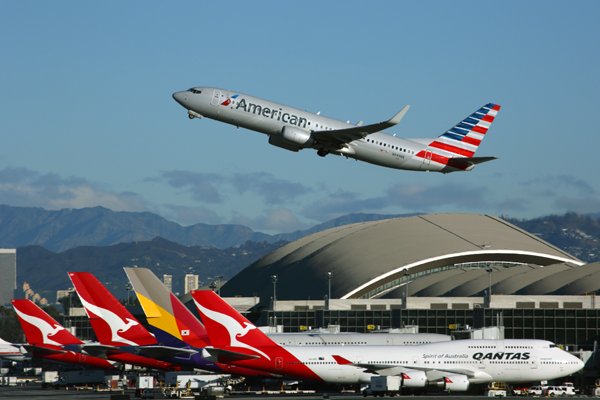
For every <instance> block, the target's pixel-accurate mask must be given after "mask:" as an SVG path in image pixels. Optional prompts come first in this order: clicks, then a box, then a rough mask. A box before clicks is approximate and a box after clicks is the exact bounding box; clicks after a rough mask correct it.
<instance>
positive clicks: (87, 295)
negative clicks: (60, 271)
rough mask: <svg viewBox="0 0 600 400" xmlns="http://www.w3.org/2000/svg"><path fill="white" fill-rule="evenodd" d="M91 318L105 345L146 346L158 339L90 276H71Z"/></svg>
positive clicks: (73, 274) (74, 273) (82, 273)
mask: <svg viewBox="0 0 600 400" xmlns="http://www.w3.org/2000/svg"><path fill="white" fill-rule="evenodd" d="M69 278H71V281H72V282H73V285H74V286H75V290H76V291H77V294H78V295H79V298H80V299H81V303H82V304H83V307H84V308H85V312H86V313H87V316H88V318H89V319H90V322H91V324H92V328H94V332H95V333H96V336H97V337H98V341H99V342H100V343H102V344H110V345H116V346H143V345H149V344H156V339H155V338H154V336H152V334H151V333H150V332H148V331H147V330H146V328H144V327H143V326H142V325H141V324H140V323H139V322H138V321H137V320H136V319H135V318H134V317H133V315H131V313H130V312H129V311H127V309H126V308H125V306H124V305H123V304H121V303H120V302H119V301H118V300H117V299H116V298H115V297H114V296H113V295H112V294H111V293H110V292H109V291H108V290H107V289H106V287H104V285H102V284H101V283H100V281H98V279H96V277H95V276H94V275H92V274H90V273H88V272H69Z"/></svg>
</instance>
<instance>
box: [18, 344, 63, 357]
mask: <svg viewBox="0 0 600 400" xmlns="http://www.w3.org/2000/svg"><path fill="white" fill-rule="evenodd" d="M22 346H23V348H25V350H27V353H31V354H43V355H47V356H51V355H54V354H65V353H68V351H67V350H61V349H52V348H49V347H42V346H35V345H32V344H24V345H22Z"/></svg>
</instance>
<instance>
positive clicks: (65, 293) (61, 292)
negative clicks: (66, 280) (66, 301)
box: [56, 288, 75, 303]
mask: <svg viewBox="0 0 600 400" xmlns="http://www.w3.org/2000/svg"><path fill="white" fill-rule="evenodd" d="M74 291H75V289H74V288H71V289H67V290H57V291H56V303H58V301H59V300H60V299H62V298H63V297H67V296H69V295H70V294H71V293H73V292H74Z"/></svg>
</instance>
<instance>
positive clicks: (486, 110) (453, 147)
mask: <svg viewBox="0 0 600 400" xmlns="http://www.w3.org/2000/svg"><path fill="white" fill-rule="evenodd" d="M499 110H500V106H499V105H497V104H492V103H488V104H486V105H485V106H483V107H481V108H480V109H479V110H477V111H475V112H474V113H473V114H471V115H469V116H468V117H467V118H465V119H463V120H462V121H461V122H459V123H458V124H456V125H455V126H454V127H452V128H451V129H449V130H447V131H446V132H445V133H444V134H443V135H441V136H439V137H438V138H436V139H435V140H434V141H433V142H431V143H430V144H429V147H430V148H431V147H433V148H435V149H437V150H434V151H435V152H436V153H439V155H441V156H444V157H448V158H455V157H473V155H474V154H475V151H476V150H477V147H479V144H480V143H481V141H482V140H483V138H484V137H485V134H486V133H487V131H488V129H490V126H491V125H492V122H494V119H495V118H496V115H497V114H498V111H499ZM440 150H441V151H440Z"/></svg>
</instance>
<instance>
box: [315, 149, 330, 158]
mask: <svg viewBox="0 0 600 400" xmlns="http://www.w3.org/2000/svg"><path fill="white" fill-rule="evenodd" d="M327 154H329V152H328V151H326V150H319V151H317V155H318V156H319V157H325V156H326V155H327Z"/></svg>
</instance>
